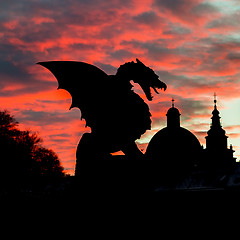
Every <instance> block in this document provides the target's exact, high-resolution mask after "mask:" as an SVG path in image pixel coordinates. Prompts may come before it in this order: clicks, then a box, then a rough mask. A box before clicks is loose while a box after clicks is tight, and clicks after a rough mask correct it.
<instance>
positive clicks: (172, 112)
mask: <svg viewBox="0 0 240 240" xmlns="http://www.w3.org/2000/svg"><path fill="white" fill-rule="evenodd" d="M166 115H167V116H169V115H174V116H180V115H181V114H180V112H179V110H178V109H177V108H175V107H171V108H169V110H168V111H167V114H166Z"/></svg>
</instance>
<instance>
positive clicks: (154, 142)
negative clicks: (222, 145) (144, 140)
mask: <svg viewBox="0 0 240 240" xmlns="http://www.w3.org/2000/svg"><path fill="white" fill-rule="evenodd" d="M200 149H201V144H200V142H199V141H198V139H197V138H196V136H195V135H194V134H192V133H191V132H190V131H189V130H187V129H185V128H183V127H179V128H174V129H172V128H169V127H165V128H163V129H161V130H160V131H158V132H157V133H156V134H155V135H154V136H153V138H152V139H151V141H150V142H149V144H148V147H147V150H146V156H147V157H148V158H149V160H154V161H168V160H170V159H171V161H174V162H175V161H178V162H179V163H180V162H181V163H180V164H184V161H187V160H190V161H194V159H195V158H196V153H197V152H198V151H200Z"/></svg>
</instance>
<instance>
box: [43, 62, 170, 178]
mask: <svg viewBox="0 0 240 240" xmlns="http://www.w3.org/2000/svg"><path fill="white" fill-rule="evenodd" d="M38 64H40V65H42V66H43V67H45V68H47V69H48V70H50V71H51V72H52V74H53V75H54V76H55V77H56V79H57V80H58V84H59V86H58V89H65V90H67V91H68V92H69V93H70V94H71V96H72V105H71V107H70V109H71V108H73V107H78V108H79V109H80V111H81V119H82V118H84V119H85V121H86V126H89V127H90V128H91V133H84V134H83V136H82V138H81V140H80V142H79V144H78V148H77V154H76V155H77V165H76V172H75V173H76V174H77V172H78V170H77V168H78V165H79V161H80V160H81V161H84V160H89V159H95V160H99V159H106V158H107V157H109V156H110V153H113V152H117V151H119V150H121V151H122V152H123V153H124V154H125V155H126V156H127V158H129V159H136V158H139V157H141V156H142V155H143V154H142V152H141V151H140V150H139V149H138V147H137V145H136V144H135V140H136V139H139V138H140V137H141V135H142V134H144V133H145V132H146V130H149V129H151V113H150V111H149V107H148V105H147V104H146V103H145V102H144V100H143V99H142V98H141V97H140V96H139V95H138V94H137V93H135V92H134V91H133V90H132V87H133V85H132V84H131V82H130V81H131V80H132V81H133V82H134V83H137V84H139V85H140V87H141V88H142V90H143V92H144V93H145V95H146V97H147V99H148V100H149V101H151V100H152V98H153V96H152V94H151V88H152V89H153V90H154V91H155V92H156V93H158V90H157V89H164V90H166V88H167V86H166V84H165V83H164V82H162V81H160V80H159V77H158V75H157V74H155V72H154V71H153V70H152V69H151V68H149V67H147V66H145V65H144V64H143V63H142V62H141V61H140V60H138V59H136V62H134V61H132V62H127V63H125V64H123V65H121V66H120V67H119V68H118V70H117V73H116V75H108V74H106V73H105V72H104V71H102V70H101V69H99V68H98V67H96V66H93V65H91V64H88V63H85V62H75V61H49V62H39V63H38Z"/></svg>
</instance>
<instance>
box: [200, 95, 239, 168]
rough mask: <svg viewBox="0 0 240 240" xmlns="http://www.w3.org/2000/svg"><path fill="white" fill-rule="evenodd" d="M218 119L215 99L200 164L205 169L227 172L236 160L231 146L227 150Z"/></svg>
mask: <svg viewBox="0 0 240 240" xmlns="http://www.w3.org/2000/svg"><path fill="white" fill-rule="evenodd" d="M220 118H221V117H220V116H219V111H218V110H217V100H216V97H215V99H214V109H213V111H212V118H211V119H212V124H211V127H210V129H209V131H208V132H207V136H206V149H204V158H203V160H202V162H201V163H202V166H203V167H205V168H213V169H221V170H222V171H228V170H230V169H232V168H233V167H234V166H235V164H236V158H234V157H233V153H234V150H233V149H232V146H230V148H228V143H227V139H228V137H227V136H226V133H225V130H224V129H223V128H222V126H221V123H220Z"/></svg>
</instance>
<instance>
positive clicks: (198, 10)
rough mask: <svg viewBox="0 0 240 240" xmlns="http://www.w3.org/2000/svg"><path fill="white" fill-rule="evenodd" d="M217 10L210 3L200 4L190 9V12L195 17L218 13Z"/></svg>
mask: <svg viewBox="0 0 240 240" xmlns="http://www.w3.org/2000/svg"><path fill="white" fill-rule="evenodd" d="M219 11H220V10H219V9H218V8H217V7H216V6H214V5H212V4H211V3H210V2H202V3H200V4H198V5H196V6H194V7H193V8H192V12H193V13H194V14H197V15H208V14H215V13H219Z"/></svg>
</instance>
